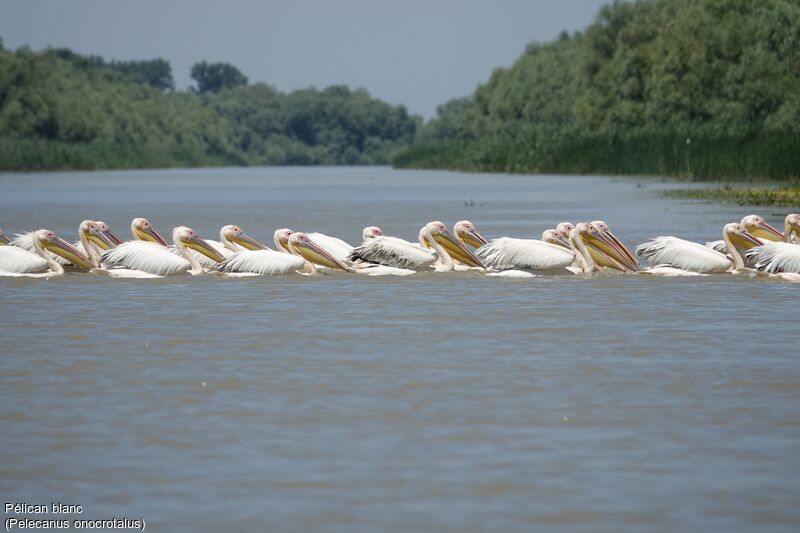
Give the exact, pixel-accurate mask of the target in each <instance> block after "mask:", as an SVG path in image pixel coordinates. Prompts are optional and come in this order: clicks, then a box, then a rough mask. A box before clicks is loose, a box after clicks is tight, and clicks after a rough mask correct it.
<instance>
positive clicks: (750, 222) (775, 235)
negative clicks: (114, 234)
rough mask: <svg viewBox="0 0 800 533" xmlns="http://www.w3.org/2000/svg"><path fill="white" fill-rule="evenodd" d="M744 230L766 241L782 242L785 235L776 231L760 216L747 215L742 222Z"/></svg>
mask: <svg viewBox="0 0 800 533" xmlns="http://www.w3.org/2000/svg"><path fill="white" fill-rule="evenodd" d="M740 224H741V226H742V228H743V229H744V230H745V231H747V232H748V233H750V234H751V235H753V236H754V237H758V238H759V239H763V240H766V241H782V240H783V233H781V232H780V231H778V230H776V229H775V228H773V227H772V226H770V225H769V224H767V222H766V221H765V220H764V219H763V218H761V217H760V216H758V215H747V216H746V217H744V218H743V219H742V221H741V222H740Z"/></svg>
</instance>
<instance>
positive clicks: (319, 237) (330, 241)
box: [306, 232, 353, 261]
mask: <svg viewBox="0 0 800 533" xmlns="http://www.w3.org/2000/svg"><path fill="white" fill-rule="evenodd" d="M306 235H308V237H309V238H310V239H311V240H312V241H314V242H315V243H316V244H317V245H318V246H321V247H322V248H325V250H326V251H327V252H328V253H329V254H331V255H332V256H333V257H335V258H336V259H338V260H339V261H346V260H347V256H348V255H350V252H352V251H353V247H352V246H350V245H349V244H347V243H346V242H344V241H343V240H342V239H337V238H336V237H330V236H328V235H325V234H323V233H316V232H314V233H307V234H306Z"/></svg>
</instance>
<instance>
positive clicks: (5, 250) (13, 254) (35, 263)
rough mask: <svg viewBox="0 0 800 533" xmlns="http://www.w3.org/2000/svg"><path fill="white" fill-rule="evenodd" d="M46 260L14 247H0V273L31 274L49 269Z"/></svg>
mask: <svg viewBox="0 0 800 533" xmlns="http://www.w3.org/2000/svg"><path fill="white" fill-rule="evenodd" d="M49 266H50V265H48V264H47V260H46V259H44V258H43V257H41V256H40V255H39V254H36V253H33V252H29V251H27V250H24V249H22V248H19V247H16V246H0V272H6V273H8V274H31V273H34V272H45V271H47V270H48V269H49Z"/></svg>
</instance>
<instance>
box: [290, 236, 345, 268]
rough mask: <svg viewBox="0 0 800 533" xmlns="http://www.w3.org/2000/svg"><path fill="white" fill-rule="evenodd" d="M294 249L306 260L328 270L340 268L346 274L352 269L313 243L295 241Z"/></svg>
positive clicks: (309, 241)
mask: <svg viewBox="0 0 800 533" xmlns="http://www.w3.org/2000/svg"><path fill="white" fill-rule="evenodd" d="M292 246H294V249H295V250H297V253H299V254H300V255H301V256H303V257H304V258H305V259H307V260H309V261H311V262H312V263H316V264H318V265H322V266H326V267H328V268H338V269H340V270H344V271H345V272H349V271H350V267H348V266H347V265H345V264H344V263H342V262H341V261H340V260H338V259H336V258H335V257H333V256H332V255H331V254H330V253H329V252H328V251H327V250H326V249H324V248H322V247H321V246H319V245H317V244H316V243H315V242H313V241H311V240H310V239H309V240H308V241H295V242H293V243H292Z"/></svg>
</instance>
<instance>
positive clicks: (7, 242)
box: [0, 228, 11, 246]
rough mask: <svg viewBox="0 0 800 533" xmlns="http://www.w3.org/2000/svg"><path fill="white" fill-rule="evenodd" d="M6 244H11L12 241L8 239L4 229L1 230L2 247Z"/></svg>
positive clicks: (0, 240) (0, 243)
mask: <svg viewBox="0 0 800 533" xmlns="http://www.w3.org/2000/svg"><path fill="white" fill-rule="evenodd" d="M4 244H6V245H7V244H11V239H9V238H8V237H6V234H5V233H4V232H3V228H0V246H3V245H4Z"/></svg>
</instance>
